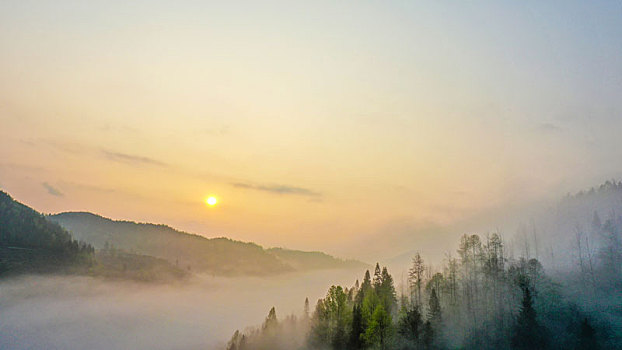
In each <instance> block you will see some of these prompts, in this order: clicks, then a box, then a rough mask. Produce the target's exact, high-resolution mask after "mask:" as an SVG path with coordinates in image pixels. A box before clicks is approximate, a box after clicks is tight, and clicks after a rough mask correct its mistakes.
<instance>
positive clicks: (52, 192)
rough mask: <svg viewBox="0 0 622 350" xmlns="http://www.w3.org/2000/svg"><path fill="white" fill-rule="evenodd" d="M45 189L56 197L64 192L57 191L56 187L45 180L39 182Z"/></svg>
mask: <svg viewBox="0 0 622 350" xmlns="http://www.w3.org/2000/svg"><path fill="white" fill-rule="evenodd" d="M41 185H42V186H43V187H44V188H45V189H46V190H47V191H48V193H49V194H51V195H52V196H56V197H62V196H64V194H63V193H62V192H61V191H59V190H58V189H57V188H55V187H53V186H52V185H50V184H49V183H47V182H44V183H42V184H41Z"/></svg>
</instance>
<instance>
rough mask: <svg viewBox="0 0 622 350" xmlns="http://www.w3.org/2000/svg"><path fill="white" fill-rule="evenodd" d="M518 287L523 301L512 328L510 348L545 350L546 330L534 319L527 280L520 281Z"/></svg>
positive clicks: (534, 313) (534, 311) (534, 312)
mask: <svg viewBox="0 0 622 350" xmlns="http://www.w3.org/2000/svg"><path fill="white" fill-rule="evenodd" d="M520 287H521V289H522V290H523V301H522V306H521V310H520V313H519V315H518V320H517V322H516V326H515V328H514V336H513V337H512V348H513V349H524V350H540V349H546V346H547V343H546V337H545V334H546V330H545V329H544V327H542V326H540V324H539V323H538V320H537V319H536V310H534V308H533V300H532V298H531V291H530V290H529V283H528V281H527V278H523V279H522V281H521V285H520Z"/></svg>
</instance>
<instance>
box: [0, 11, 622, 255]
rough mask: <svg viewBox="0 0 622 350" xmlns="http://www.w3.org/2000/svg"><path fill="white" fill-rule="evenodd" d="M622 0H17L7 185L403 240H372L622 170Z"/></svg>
mask: <svg viewBox="0 0 622 350" xmlns="http://www.w3.org/2000/svg"><path fill="white" fill-rule="evenodd" d="M621 6H622V5H620V4H619V3H616V2H599V3H597V4H586V3H582V2H564V3H563V4H562V3H555V2H551V3H547V4H544V3H534V4H518V3H513V2H498V3H495V4H489V5H484V4H479V3H478V4H473V3H468V4H467V3H461V4H442V3H436V2H435V3H409V2H401V1H394V2H366V3H357V4H345V3H344V4H335V3H332V2H314V3H313V4H294V3H291V2H287V1H270V2H267V3H264V4H258V3H255V2H249V3H245V4H244V6H242V7H238V6H236V5H233V4H223V3H218V2H185V3H175V4H173V3H169V2H165V1H156V2H140V1H139V2H133V3H130V4H128V3H126V2H116V1H113V2H110V1H106V2H89V4H88V5H87V4H80V3H75V2H71V1H57V2H53V3H47V2H41V3H40V2H30V1H5V2H2V4H0V75H1V76H2V77H3V79H1V80H0V123H1V124H2V127H1V128H0V186H1V187H2V188H3V189H5V190H6V191H8V192H9V193H11V195H13V196H14V197H15V198H17V199H18V200H20V201H22V202H25V203H28V204H29V205H31V206H33V207H34V208H36V209H38V210H41V211H43V212H48V213H55V212H62V211H76V210H77V211H91V212H94V213H97V214H101V215H103V216H106V217H111V218H115V219H126V220H134V221H140V222H153V223H164V224H167V225H170V226H172V227H175V228H178V229H181V230H185V231H189V232H193V233H198V234H202V235H205V236H208V237H213V236H226V237H230V238H233V239H238V240H243V241H252V242H257V243H259V244H261V245H264V246H283V247H288V248H295V249H303V250H322V251H327V252H330V253H333V254H340V255H345V256H348V257H357V256H356V254H359V255H361V256H373V255H374V254H375V255H378V253H382V254H384V253H383V252H374V251H373V249H371V248H368V247H365V246H361V245H357V242H358V241H359V240H373V237H376V236H377V235H385V234H387V233H389V231H391V230H395V231H399V230H401V231H404V232H412V234H413V235H422V239H430V237H431V236H433V234H431V233H425V232H429V230H428V231H426V230H423V233H417V232H420V231H421V230H420V228H427V227H432V228H434V227H451V226H452V225H457V224H459V223H461V222H465V221H468V220H471V219H470V218H472V217H475V216H478V215H479V216H481V215H485V213H487V212H492V211H497V210H499V208H508V207H510V208H515V207H521V206H527V205H528V204H530V203H534V202H543V201H554V200H557V198H559V197H560V196H562V195H564V194H565V193H567V192H576V191H579V190H581V189H585V188H589V187H591V186H595V185H598V184H600V183H602V182H603V181H605V180H608V179H611V178H618V179H620V178H622V170H620V168H619V164H617V162H616V160H617V159H620V158H621V156H622V139H621V138H620V137H619V132H618V131H619V130H620V128H621V127H622V118H620V117H619V114H620V112H621V107H622V96H620V91H622V89H621V84H622V42H621V40H620V38H622V21H619V14H620V11H621V10H622V8H621ZM208 196H216V197H217V198H218V199H219V203H218V204H217V205H216V206H214V207H208V206H207V205H205V203H204V200H205V198H207V197H208ZM426 235H427V236H426ZM452 242H453V241H452ZM442 243H447V242H442ZM354 250H356V251H358V253H355V252H354ZM387 254H392V253H387Z"/></svg>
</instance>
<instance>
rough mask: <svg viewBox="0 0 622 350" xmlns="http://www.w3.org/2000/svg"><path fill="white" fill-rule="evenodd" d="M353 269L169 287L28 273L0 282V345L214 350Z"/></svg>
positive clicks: (350, 279) (345, 280)
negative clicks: (238, 332)
mask: <svg viewBox="0 0 622 350" xmlns="http://www.w3.org/2000/svg"><path fill="white" fill-rule="evenodd" d="M360 275H362V273H361V271H352V270H350V271H348V270H339V271H334V270H325V271H317V272H313V273H306V274H289V275H282V276H278V277H272V278H251V277H246V278H212V277H207V276H199V277H197V278H195V279H194V280H193V281H191V282H189V283H184V284H177V285H149V284H141V283H133V282H113V281H103V280H99V279H93V278H89V277H67V276H61V277H43V276H28V277H22V278H17V279H12V280H6V281H3V282H1V283H0V315H2V317H0V348H2V349H33V348H36V349H39V348H45V349H93V350H97V349H218V348H221V347H224V344H225V343H226V341H227V340H228V339H229V338H230V337H231V334H232V333H233V332H234V331H235V330H236V329H240V328H243V327H245V326H247V325H258V324H260V323H261V322H262V321H263V319H264V318H265V316H266V314H267V313H268V310H269V309H270V307H272V306H275V307H276V310H277V315H278V317H279V318H283V317H285V316H286V315H288V314H291V313H295V314H300V313H301V312H302V308H303V304H304V299H305V297H309V300H310V302H311V304H312V305H314V303H315V301H316V300H317V299H318V298H320V297H323V296H324V294H325V293H326V290H327V289H328V287H329V286H330V285H331V284H343V285H347V286H350V285H352V284H354V281H355V279H356V278H357V276H360Z"/></svg>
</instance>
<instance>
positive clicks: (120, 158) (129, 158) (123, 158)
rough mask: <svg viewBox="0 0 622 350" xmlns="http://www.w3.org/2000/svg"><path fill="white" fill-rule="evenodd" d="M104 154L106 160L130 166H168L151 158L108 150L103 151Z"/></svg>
mask: <svg viewBox="0 0 622 350" xmlns="http://www.w3.org/2000/svg"><path fill="white" fill-rule="evenodd" d="M102 154H103V156H104V157H105V158H106V159H108V160H112V161H115V162H119V163H126V164H128V163H129V164H134V165H156V166H163V167H165V166H168V165H167V164H166V163H164V162H161V161H159V160H156V159H153V158H149V157H143V156H137V155H133V154H126V153H120V152H113V151H108V150H102Z"/></svg>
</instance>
